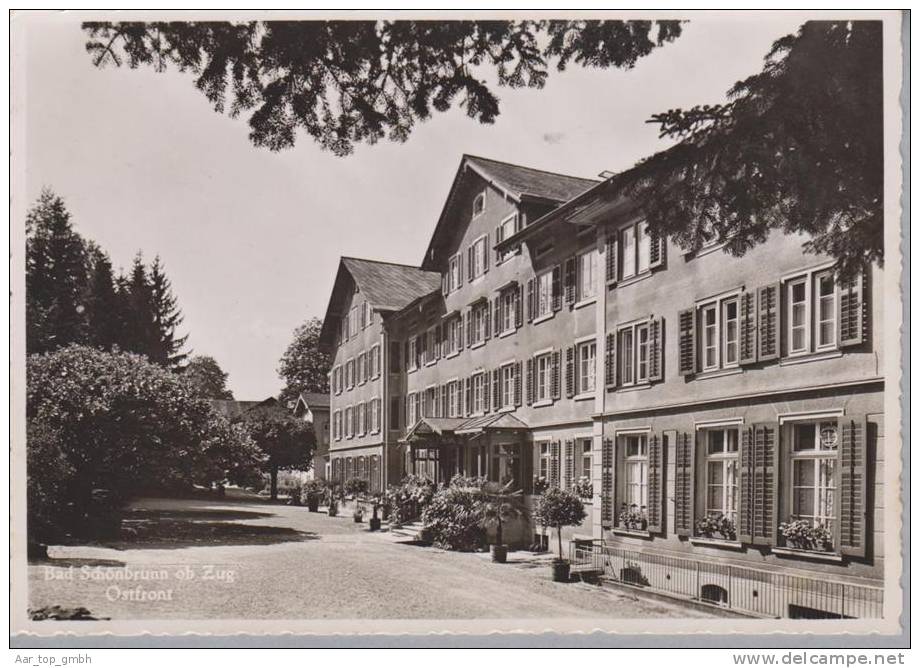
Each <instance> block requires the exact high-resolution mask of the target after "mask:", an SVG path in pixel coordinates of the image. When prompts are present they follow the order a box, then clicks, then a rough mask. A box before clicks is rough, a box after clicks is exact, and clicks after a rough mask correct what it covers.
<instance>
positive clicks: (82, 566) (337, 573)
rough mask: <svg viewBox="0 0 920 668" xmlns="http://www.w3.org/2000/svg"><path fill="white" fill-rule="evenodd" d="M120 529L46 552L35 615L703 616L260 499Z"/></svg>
mask: <svg viewBox="0 0 920 668" xmlns="http://www.w3.org/2000/svg"><path fill="white" fill-rule="evenodd" d="M125 527H126V535H127V537H126V539H125V540H122V541H121V542H117V543H110V544H107V545H104V546H103V545H93V546H89V545H86V546H84V545H80V546H66V547H65V546H52V547H51V548H50V550H49V555H50V557H51V558H50V559H49V560H48V561H45V562H35V563H31V564H30V565H29V584H30V591H29V595H30V607H32V608H37V607H42V606H48V605H61V606H64V607H72V606H84V607H86V608H88V609H89V610H90V611H91V612H92V614H93V615H96V616H102V617H109V618H112V619H225V618H236V619H323V618H326V619H330V618H381V619H386V618H391V619H393V618H395V619H424V618H429V619H488V618H494V619H497V618H536V617H594V618H598V617H611V618H630V617H633V618H635V617H658V618H660V617H675V618H676V617H705V616H708V615H707V614H706V613H705V612H704V611H700V610H695V609H689V608H686V607H683V606H681V605H679V604H677V603H674V604H671V603H663V602H660V601H658V600H654V599H646V598H642V597H638V596H636V595H633V594H632V592H627V591H619V590H616V589H608V588H600V587H596V586H592V585H588V584H559V583H554V582H552V581H551V580H550V573H549V567H548V566H543V565H539V566H538V565H536V564H534V563H532V562H531V563H528V562H526V561H525V562H519V563H509V564H505V565H499V564H493V563H491V562H490V561H489V560H488V555H485V554H460V553H453V552H445V551H442V550H437V549H434V548H429V547H419V546H415V545H410V544H406V543H404V542H398V541H396V540H395V539H394V537H393V536H391V535H389V534H385V533H384V534H381V533H371V532H369V531H367V524H366V523H365V524H355V523H354V522H353V521H352V519H351V517H334V518H331V517H327V516H326V515H324V514H318V513H310V512H308V511H307V509H306V508H300V507H291V506H281V505H271V504H268V503H265V502H263V501H261V500H258V499H256V498H252V499H245V500H226V501H219V502H218V501H198V500H184V499H183V500H178V499H145V500H142V501H140V502H138V503H136V504H135V505H134V512H133V513H132V516H131V518H130V519H129V521H127V522H126V523H125ZM527 555H529V553H517V556H518V558H520V557H522V556H527ZM515 556H516V555H515V553H512V554H511V555H509V558H511V559H513V558H514V557H515Z"/></svg>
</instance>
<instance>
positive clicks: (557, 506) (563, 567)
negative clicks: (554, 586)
mask: <svg viewBox="0 0 920 668" xmlns="http://www.w3.org/2000/svg"><path fill="white" fill-rule="evenodd" d="M535 516H536V519H537V521H539V522H540V523H541V524H542V525H543V526H546V527H549V528H551V529H555V530H556V537H557V539H558V544H559V556H558V557H557V558H556V559H553V581H554V582H568V581H569V571H570V568H571V564H570V563H569V561H568V560H567V559H566V558H565V557H564V556H563V554H562V529H563V528H564V527H571V526H578V525H579V524H581V523H582V522H583V521H584V519H585V517H587V513H585V504H584V503H582V501H581V499H579V498H578V495H576V494H573V493H572V492H568V491H566V490H564V489H557V488H555V487H553V488H551V489H548V490H546V491H545V492H543V494H542V495H540V500H539V503H538V504H537V510H536V513H535Z"/></svg>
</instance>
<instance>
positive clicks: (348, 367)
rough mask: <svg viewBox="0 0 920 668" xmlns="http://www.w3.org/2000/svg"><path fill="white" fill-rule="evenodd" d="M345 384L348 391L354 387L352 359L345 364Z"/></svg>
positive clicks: (353, 364) (353, 362) (353, 363)
mask: <svg viewBox="0 0 920 668" xmlns="http://www.w3.org/2000/svg"><path fill="white" fill-rule="evenodd" d="M345 384H346V385H347V386H348V389H349V390H350V389H351V388H353V387H354V386H355V361H354V360H353V359H351V360H348V361H347V362H346V363H345Z"/></svg>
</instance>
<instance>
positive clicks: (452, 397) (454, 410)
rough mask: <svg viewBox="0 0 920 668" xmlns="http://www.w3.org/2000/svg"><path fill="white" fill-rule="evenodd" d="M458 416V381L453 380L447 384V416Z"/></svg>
mask: <svg viewBox="0 0 920 668" xmlns="http://www.w3.org/2000/svg"><path fill="white" fill-rule="evenodd" d="M446 417H452V418H455V417H460V383H458V382H457V381H456V380H453V381H451V382H449V383H448V384H447V416H446Z"/></svg>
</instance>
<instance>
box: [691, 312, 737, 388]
mask: <svg viewBox="0 0 920 668" xmlns="http://www.w3.org/2000/svg"><path fill="white" fill-rule="evenodd" d="M699 317H700V360H701V362H702V367H703V371H712V370H715V369H720V368H731V367H736V366H738V346H739V334H740V327H739V314H738V297H737V296H733V297H730V298H727V299H722V300H717V301H713V302H710V303H708V304H704V305H703V306H700V307H699Z"/></svg>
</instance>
